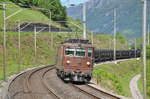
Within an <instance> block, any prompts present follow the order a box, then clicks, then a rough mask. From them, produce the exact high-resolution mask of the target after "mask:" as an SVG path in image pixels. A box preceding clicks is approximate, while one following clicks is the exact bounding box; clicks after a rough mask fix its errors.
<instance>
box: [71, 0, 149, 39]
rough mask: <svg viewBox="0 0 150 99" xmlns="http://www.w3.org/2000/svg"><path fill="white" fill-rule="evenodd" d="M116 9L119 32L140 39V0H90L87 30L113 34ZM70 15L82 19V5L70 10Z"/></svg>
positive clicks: (88, 3)
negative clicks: (114, 10)
mask: <svg viewBox="0 0 150 99" xmlns="http://www.w3.org/2000/svg"><path fill="white" fill-rule="evenodd" d="M114 8H115V9H116V11H117V31H118V32H121V33H123V34H124V35H125V36H126V37H128V38H133V37H135V36H136V37H140V36H141V35H142V14H143V13H142V3H141V1H140V0H89V1H88V2H87V28H88V29H90V30H93V31H95V32H98V33H113V9H114ZM149 8H150V7H149ZM68 15H69V16H71V17H73V18H77V19H82V5H78V6H75V7H71V8H68Z"/></svg>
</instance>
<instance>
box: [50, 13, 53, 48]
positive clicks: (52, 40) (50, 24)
mask: <svg viewBox="0 0 150 99" xmlns="http://www.w3.org/2000/svg"><path fill="white" fill-rule="evenodd" d="M49 18H50V21H51V20H52V13H51V11H50V10H49ZM50 32H51V23H50V24H49V33H50ZM51 48H53V33H52V32H51Z"/></svg>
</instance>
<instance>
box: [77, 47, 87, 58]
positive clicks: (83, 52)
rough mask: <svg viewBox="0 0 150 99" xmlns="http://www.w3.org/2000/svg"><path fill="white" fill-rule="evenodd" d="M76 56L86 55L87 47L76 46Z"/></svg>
mask: <svg viewBox="0 0 150 99" xmlns="http://www.w3.org/2000/svg"><path fill="white" fill-rule="evenodd" d="M75 56H77V57H84V56H85V49H84V48H76V54H75Z"/></svg>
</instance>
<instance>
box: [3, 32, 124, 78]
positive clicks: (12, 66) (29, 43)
mask: <svg viewBox="0 0 150 99" xmlns="http://www.w3.org/2000/svg"><path fill="white" fill-rule="evenodd" d="M52 34H53V40H54V41H53V42H54V44H53V48H52V47H51V43H52V42H51V41H52V40H51V36H52ZM94 36H95V37H96V38H94V44H95V45H94V46H96V47H97V48H102V49H103V48H108V47H109V43H106V42H107V39H111V36H110V35H105V34H95V35H94ZM105 36H106V37H105ZM77 37H79V38H81V37H82V34H80V33H78V34H76V33H54V32H53V33H48V32H42V33H38V34H37V56H36V57H35V55H34V33H32V32H21V58H19V55H18V34H17V32H7V37H6V44H7V48H6V49H7V52H6V53H7V57H6V64H7V67H6V70H7V72H6V73H7V77H8V76H10V75H11V74H14V73H16V72H18V66H19V65H18V63H19V61H20V63H21V65H20V66H21V70H24V69H26V68H30V67H35V66H40V65H49V64H54V63H55V56H56V53H57V47H58V46H59V44H60V43H61V42H62V41H64V40H65V39H68V38H77ZM88 38H89V39H90V38H91V37H90V34H88ZM100 43H101V44H100ZM122 46H123V45H122ZM122 46H121V47H122ZM121 47H120V48H121ZM35 58H36V60H35ZM2 79H3V35H2V33H0V80H2Z"/></svg>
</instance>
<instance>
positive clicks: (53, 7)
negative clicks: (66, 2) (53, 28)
mask: <svg viewBox="0 0 150 99" xmlns="http://www.w3.org/2000/svg"><path fill="white" fill-rule="evenodd" d="M11 1H12V2H15V3H21V4H22V5H25V6H24V7H32V8H34V7H40V8H46V9H48V10H50V11H51V15H52V16H51V18H52V20H54V21H65V20H66V8H65V7H64V6H62V5H61V3H60V0H11ZM42 12H43V13H44V14H45V15H46V16H48V17H49V16H50V13H49V11H46V10H45V11H42Z"/></svg>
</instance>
